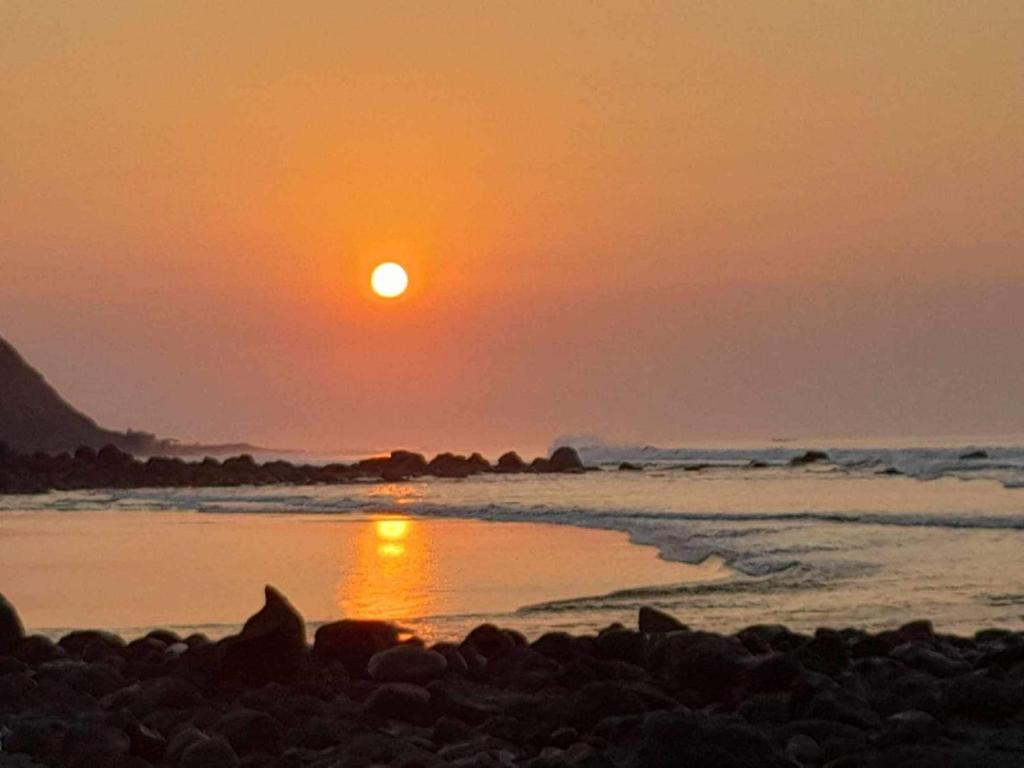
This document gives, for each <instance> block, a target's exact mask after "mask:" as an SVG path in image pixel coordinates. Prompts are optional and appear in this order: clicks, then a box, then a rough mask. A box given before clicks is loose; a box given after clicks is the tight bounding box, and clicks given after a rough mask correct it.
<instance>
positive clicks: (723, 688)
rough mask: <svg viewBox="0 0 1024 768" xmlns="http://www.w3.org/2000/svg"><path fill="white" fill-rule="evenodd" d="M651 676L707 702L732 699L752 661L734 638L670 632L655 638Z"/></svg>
mask: <svg viewBox="0 0 1024 768" xmlns="http://www.w3.org/2000/svg"><path fill="white" fill-rule="evenodd" d="M653 637H654V638H657V642H656V643H655V644H654V645H653V647H652V648H651V652H650V654H649V655H650V664H649V666H650V669H651V672H652V673H653V674H654V675H655V676H657V677H660V678H662V679H664V680H665V681H666V682H668V683H669V684H670V685H672V686H673V687H674V688H675V689H676V690H680V691H686V690H689V691H695V692H696V693H698V694H699V695H700V696H701V697H702V698H703V699H704V700H711V701H725V700H727V699H729V698H730V697H731V694H732V691H733V688H734V687H735V686H736V685H737V684H738V683H739V681H740V679H741V678H742V676H743V675H744V673H745V672H746V670H747V668H748V666H749V663H750V661H751V656H750V652H749V651H748V650H747V649H746V647H744V645H743V643H741V642H740V641H739V640H737V639H736V638H735V637H727V636H724V635H716V634H713V633H710V632H669V633H666V634H663V635H655V636H653Z"/></svg>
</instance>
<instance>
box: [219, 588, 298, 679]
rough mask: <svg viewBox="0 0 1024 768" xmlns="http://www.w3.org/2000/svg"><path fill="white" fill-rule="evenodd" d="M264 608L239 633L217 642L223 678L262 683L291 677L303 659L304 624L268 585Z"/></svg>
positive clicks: (285, 601) (292, 608)
mask: <svg viewBox="0 0 1024 768" xmlns="http://www.w3.org/2000/svg"><path fill="white" fill-rule="evenodd" d="M264 595H265V603H264V606H263V608H262V609H261V610H260V611H259V612H258V613H256V614H254V615H253V616H251V617H250V618H249V620H248V621H247V622H245V626H243V627H242V631H241V632H240V633H239V634H237V635H234V636H232V637H228V638H225V639H224V640H222V641H221V642H220V643H219V646H218V648H219V652H220V665H221V673H222V675H223V676H224V677H225V678H226V679H231V680H239V681H247V682H265V681H268V680H276V679H281V678H284V677H287V676H289V675H291V674H293V673H294V672H295V671H296V670H297V669H298V668H299V667H300V666H301V664H302V662H303V660H304V658H305V656H306V624H305V622H304V621H303V619H302V616H300V615H299V613H298V611H296V610H295V608H294V607H293V606H292V604H291V603H289V602H288V600H287V599H286V598H285V597H284V595H282V594H281V593H280V592H278V591H277V590H276V589H274V588H273V587H271V586H267V587H266V589H265V590H264Z"/></svg>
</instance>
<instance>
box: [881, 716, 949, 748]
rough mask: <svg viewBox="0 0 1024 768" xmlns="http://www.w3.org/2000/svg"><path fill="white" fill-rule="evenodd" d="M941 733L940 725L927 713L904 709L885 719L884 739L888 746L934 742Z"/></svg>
mask: <svg viewBox="0 0 1024 768" xmlns="http://www.w3.org/2000/svg"><path fill="white" fill-rule="evenodd" d="M942 731H943V728H942V723H940V722H939V721H938V720H936V719H935V718H934V717H932V716H931V715H929V714H928V713H927V712H922V711H921V710H919V709H906V710H904V711H902V712H897V713H896V714H894V715H891V716H890V717H888V718H886V721H885V734H884V739H885V741H886V743H888V744H909V743H917V742H921V741H934V740H935V739H937V738H939V737H940V736H942Z"/></svg>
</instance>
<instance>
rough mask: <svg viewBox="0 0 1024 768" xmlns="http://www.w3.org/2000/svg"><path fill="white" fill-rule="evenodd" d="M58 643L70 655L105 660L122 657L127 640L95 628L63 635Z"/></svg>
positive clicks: (92, 659)
mask: <svg viewBox="0 0 1024 768" xmlns="http://www.w3.org/2000/svg"><path fill="white" fill-rule="evenodd" d="M57 645H59V646H60V647H61V648H63V649H64V650H65V651H66V652H67V654H68V655H69V656H71V657H72V658H76V659H84V660H85V661H104V660H108V659H111V658H120V657H121V654H122V653H123V651H124V649H125V642H124V640H122V639H121V638H120V637H118V636H117V635H115V634H113V633H111V632H102V631H99V630H95V629H88V630H79V631H77V632H71V633H69V634H67V635H64V637H62V638H61V639H60V640H59V641H58V643H57Z"/></svg>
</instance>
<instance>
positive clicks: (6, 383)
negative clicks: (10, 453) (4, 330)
mask: <svg viewBox="0 0 1024 768" xmlns="http://www.w3.org/2000/svg"><path fill="white" fill-rule="evenodd" d="M0 442H4V443H7V444H8V445H9V446H10V447H11V448H14V449H15V450H18V451H23V452H32V451H44V452H52V453H57V452H60V451H73V450H75V449H76V448H78V447H79V446H83V445H84V446H90V447H92V448H102V447H103V446H104V445H116V446H117V447H118V448H121V449H122V450H125V451H128V452H130V453H146V452H150V451H152V450H153V449H154V448H156V447H157V446H158V445H159V443H160V441H158V440H157V439H156V438H155V437H154V436H153V435H150V434H148V433H145V432H131V431H129V432H115V431H113V430H109V429H104V428H103V427H100V426H99V425H97V424H96V422H95V421H93V420H92V419H90V418H89V417H88V416H86V415H85V414H83V413H81V412H79V411H77V410H75V409H74V408H73V407H72V406H71V405H69V404H68V403H67V402H66V401H65V400H64V399H63V398H62V397H61V396H60V395H59V394H58V393H57V391H56V390H55V389H54V388H53V387H52V386H50V384H48V383H47V381H46V379H44V378H43V376H42V374H40V373H39V372H38V371H37V370H35V369H34V368H33V367H32V366H30V365H29V364H28V363H26V362H25V360H24V358H22V356H21V355H19V354H18V352H17V350H16V349H15V348H14V347H12V346H11V345H10V344H9V343H8V342H6V341H5V340H4V339H2V338H0Z"/></svg>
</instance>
